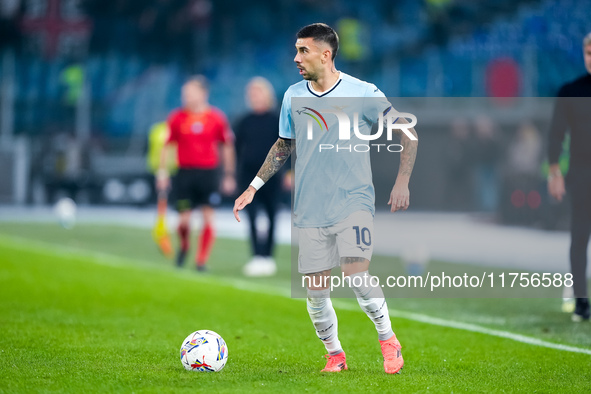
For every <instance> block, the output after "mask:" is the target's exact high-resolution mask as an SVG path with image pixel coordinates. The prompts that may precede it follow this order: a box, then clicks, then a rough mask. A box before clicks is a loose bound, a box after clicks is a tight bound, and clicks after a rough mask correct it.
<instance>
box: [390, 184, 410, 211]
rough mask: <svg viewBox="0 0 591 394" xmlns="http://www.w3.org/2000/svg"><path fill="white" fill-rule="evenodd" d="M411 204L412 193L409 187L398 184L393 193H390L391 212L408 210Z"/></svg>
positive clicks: (395, 185)
mask: <svg viewBox="0 0 591 394" xmlns="http://www.w3.org/2000/svg"><path fill="white" fill-rule="evenodd" d="M409 204H410V191H409V190H408V185H404V184H401V183H398V182H396V183H395V184H394V187H393V188H392V191H391V192H390V200H389V201H388V205H390V212H396V211H400V210H406V209H407V208H408V205H409Z"/></svg>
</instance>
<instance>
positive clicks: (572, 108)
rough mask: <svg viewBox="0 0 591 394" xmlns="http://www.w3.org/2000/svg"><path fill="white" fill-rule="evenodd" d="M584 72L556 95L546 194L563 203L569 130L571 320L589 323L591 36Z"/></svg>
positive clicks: (586, 41) (587, 39)
mask: <svg viewBox="0 0 591 394" xmlns="http://www.w3.org/2000/svg"><path fill="white" fill-rule="evenodd" d="M583 56H584V60H585V67H586V69H587V73H586V74H585V75H584V76H582V77H580V78H578V79H576V80H574V81H572V82H569V83H567V84H566V85H564V86H563V87H562V88H560V91H559V92H558V99H557V101H556V106H555V108H554V115H553V118H552V124H551V128H550V136H549V138H550V139H549V143H548V161H549V163H550V171H549V175H548V192H549V193H550V195H551V196H552V197H554V198H556V199H557V200H558V201H562V198H563V197H564V194H565V192H566V189H565V182H564V178H563V176H562V172H561V170H560V166H559V164H558V158H559V156H560V152H561V150H562V141H563V140H564V136H565V133H566V130H567V129H568V130H569V131H570V160H569V171H568V175H567V177H566V178H567V179H566V180H567V185H568V186H569V189H570V196H571V245H570V266H571V272H572V275H573V288H574V294H575V297H576V303H575V311H574V313H573V315H572V319H573V321H576V322H578V321H582V320H589V316H590V315H591V312H590V308H589V298H588V293H587V245H588V244H589V235H590V234H591V126H590V125H591V112H590V111H589V109H590V108H591V33H589V34H587V35H586V36H585V38H584V39H583Z"/></svg>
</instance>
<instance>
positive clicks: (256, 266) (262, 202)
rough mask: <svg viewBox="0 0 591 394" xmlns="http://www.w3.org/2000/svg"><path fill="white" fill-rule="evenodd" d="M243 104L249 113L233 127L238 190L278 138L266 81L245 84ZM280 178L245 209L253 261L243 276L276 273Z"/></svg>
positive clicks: (273, 104) (273, 102) (271, 92)
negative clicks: (274, 249) (260, 212)
mask: <svg viewBox="0 0 591 394" xmlns="http://www.w3.org/2000/svg"><path fill="white" fill-rule="evenodd" d="M246 103H247V106H248V107H249V108H250V112H248V113H247V114H246V115H245V116H244V117H243V118H242V119H240V121H239V122H238V124H237V125H236V128H235V130H236V154H237V159H238V165H237V168H238V171H239V172H238V188H239V189H240V190H245V189H246V188H247V187H248V185H249V184H250V182H251V181H252V178H253V177H254V175H256V173H257V171H258V170H259V168H260V167H261V164H262V163H263V162H264V161H265V157H266V156H267V153H268V152H269V149H270V148H271V146H272V145H273V144H274V143H275V141H277V138H278V136H279V129H278V127H279V116H278V114H277V112H276V99H275V91H274V89H273V86H272V85H271V83H270V82H269V81H268V80H266V79H265V78H263V77H254V78H252V79H251V80H250V81H249V82H248V85H247V86H246ZM253 174H254V175H253ZM281 179H282V176H281V175H280V176H274V177H272V178H271V179H270V180H269V182H267V184H265V187H264V188H262V189H261V190H260V191H259V193H257V199H256V201H253V203H252V204H250V205H248V206H247V208H246V213H247V215H248V220H249V222H250V227H249V231H250V241H251V247H252V254H253V258H252V260H250V261H249V262H248V263H247V264H246V265H245V266H244V269H243V272H244V275H246V276H271V275H274V274H275V272H276V271H277V266H276V263H275V260H274V259H273V248H274V246H275V219H276V215H277V208H278V203H279V200H280V193H281ZM259 211H262V212H263V213H264V218H265V219H266V220H265V221H261V217H260V216H258V212H259ZM263 224H264V225H263Z"/></svg>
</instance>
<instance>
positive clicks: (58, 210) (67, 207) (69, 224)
mask: <svg viewBox="0 0 591 394" xmlns="http://www.w3.org/2000/svg"><path fill="white" fill-rule="evenodd" d="M76 210H77V208H76V203H75V202H74V200H72V199H71V198H67V197H64V198H60V199H59V200H58V202H57V203H55V206H54V207H53V211H54V212H55V215H56V216H57V220H58V222H59V223H60V224H61V225H62V227H64V228H67V229H71V228H73V227H74V225H75V224H76Z"/></svg>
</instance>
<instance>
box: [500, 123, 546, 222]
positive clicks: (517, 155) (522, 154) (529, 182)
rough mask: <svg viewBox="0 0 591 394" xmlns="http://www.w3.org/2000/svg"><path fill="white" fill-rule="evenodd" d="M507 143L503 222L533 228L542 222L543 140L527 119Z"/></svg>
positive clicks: (503, 176) (503, 173)
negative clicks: (526, 225)
mask: <svg viewBox="0 0 591 394" xmlns="http://www.w3.org/2000/svg"><path fill="white" fill-rule="evenodd" d="M508 142H509V144H508V148H507V155H506V160H504V165H503V166H502V168H501V172H502V179H503V184H502V189H503V191H502V193H501V195H502V196H503V197H505V198H506V200H508V203H507V202H505V203H504V204H501V206H500V207H499V209H500V213H501V218H502V220H503V223H508V224H518V223H521V224H528V225H535V224H536V223H537V222H539V221H540V220H541V219H542V217H541V215H540V213H539V211H540V209H539V208H540V205H541V202H542V197H541V195H540V192H539V189H540V183H541V182H542V180H543V178H542V177H541V176H540V165H541V162H542V137H541V135H540V132H539V131H538V129H537V128H536V126H535V125H534V124H533V123H532V122H531V121H530V120H524V121H522V122H521V124H520V125H519V126H518V127H517V131H516V134H515V135H514V137H513V138H512V139H511V140H509V141H508Z"/></svg>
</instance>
